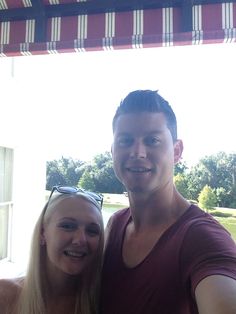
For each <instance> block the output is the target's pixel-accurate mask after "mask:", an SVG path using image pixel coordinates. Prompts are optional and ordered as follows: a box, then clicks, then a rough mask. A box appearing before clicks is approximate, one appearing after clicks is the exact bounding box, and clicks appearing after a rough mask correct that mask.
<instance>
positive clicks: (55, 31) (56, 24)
mask: <svg viewBox="0 0 236 314" xmlns="http://www.w3.org/2000/svg"><path fill="white" fill-rule="evenodd" d="M60 37H61V17H53V18H52V24H51V41H59V40H60Z"/></svg>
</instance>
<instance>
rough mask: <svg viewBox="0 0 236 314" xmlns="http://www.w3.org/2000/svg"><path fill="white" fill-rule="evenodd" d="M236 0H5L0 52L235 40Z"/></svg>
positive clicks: (1, 5) (1, 13) (0, 21)
mask: <svg viewBox="0 0 236 314" xmlns="http://www.w3.org/2000/svg"><path fill="white" fill-rule="evenodd" d="M235 2H236V0H234V1H230V2H228V1H222V0H205V1H204V0H183V1H181V0H168V1H166V0H124V1H121V0H87V1H86V0H77V1H76V0H0V55H1V56H6V55H22V54H39V53H50V52H51V53H53V52H65V51H80V50H101V49H115V48H141V47H152V46H163V45H164V46H165V45H183V44H199V43H210V42H213V43H216V42H225V41H230V42H233V41H235V38H236V31H235V30H236V3H235Z"/></svg>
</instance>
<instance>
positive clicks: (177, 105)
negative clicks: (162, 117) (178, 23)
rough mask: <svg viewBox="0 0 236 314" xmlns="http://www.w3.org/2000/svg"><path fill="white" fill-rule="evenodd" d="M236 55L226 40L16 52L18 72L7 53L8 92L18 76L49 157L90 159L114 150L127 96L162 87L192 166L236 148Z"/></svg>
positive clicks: (20, 95)
mask: <svg viewBox="0 0 236 314" xmlns="http://www.w3.org/2000/svg"><path fill="white" fill-rule="evenodd" d="M235 55H236V44H221V45H201V46H184V47H163V48H156V49H154V48H152V49H138V50H137V49H136V50H119V51H117V50H116V51H103V52H89V53H79V54H75V53H74V54H60V55H46V56H45V55H44V56H32V57H17V58H15V60H14V77H13V78H12V77H11V75H12V73H11V71H10V70H9V69H10V67H11V64H10V63H11V60H10V59H9V58H2V59H0V73H5V79H4V82H3V76H2V75H1V77H0V83H1V86H2V88H1V98H2V99H4V97H8V96H7V95H9V90H10V89H12V86H13V85H12V82H13V81H14V82H15V83H14V84H15V85H14V86H15V88H16V89H17V92H16V95H15V96H16V97H17V102H18V103H19V108H21V110H19V111H18V119H19V118H20V115H25V114H26V113H27V112H28V113H29V112H31V113H32V114H35V116H36V117H37V122H35V121H29V122H28V123H29V124H28V125H25V126H24V127H23V126H22V127H23V128H25V133H27V132H29V129H30V125H35V123H36V124H37V125H38V131H37V132H38V134H37V135H36V138H37V139H40V140H42V141H44V143H45V149H46V151H47V152H46V155H47V159H48V160H50V159H54V158H60V157H61V156H62V155H63V156H65V157H69V156H71V157H73V158H77V159H80V160H85V161H88V160H91V159H92V158H93V156H95V155H96V154H98V153H103V152H105V151H107V150H110V146H111V142H112V132H111V120H112V117H113V114H114V112H115V109H116V107H117V105H118V104H119V102H120V100H121V99H122V98H124V97H125V96H126V94H127V93H128V92H129V91H132V90H135V89H155V90H156V89H158V90H159V92H160V94H161V95H162V96H163V97H164V98H165V99H166V100H168V101H169V103H170V105H171V106H172V107H173V109H174V111H175V112H176V115H177V120H178V128H179V138H182V139H183V141H184V147H185V149H184V153H183V159H184V160H186V162H187V164H188V165H192V164H194V163H196V162H197V161H198V160H199V158H201V157H203V156H205V155H209V154H214V153H217V152H218V151H220V150H223V151H226V152H227V153H229V152H236V144H235V143H236V141H235V135H236V123H235V120H236V118H235V107H236V92H235V73H236V62H235ZM4 71H5V72H4ZM6 73H9V77H8V79H6V77H7V76H6ZM7 84H8V85H9V86H11V87H9V86H8V87H7ZM26 95H27V96H26ZM1 110H2V109H1Z"/></svg>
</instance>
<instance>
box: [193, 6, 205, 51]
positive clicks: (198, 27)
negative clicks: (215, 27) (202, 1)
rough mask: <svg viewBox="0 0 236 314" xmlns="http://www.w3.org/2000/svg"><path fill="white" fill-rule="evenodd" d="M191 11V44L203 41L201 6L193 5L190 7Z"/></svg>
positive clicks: (198, 43)
mask: <svg viewBox="0 0 236 314" xmlns="http://www.w3.org/2000/svg"><path fill="white" fill-rule="evenodd" d="M192 13H193V25H192V27H193V31H192V44H193V45H200V44H202V43H203V30H202V6H201V5H194V6H193V8H192Z"/></svg>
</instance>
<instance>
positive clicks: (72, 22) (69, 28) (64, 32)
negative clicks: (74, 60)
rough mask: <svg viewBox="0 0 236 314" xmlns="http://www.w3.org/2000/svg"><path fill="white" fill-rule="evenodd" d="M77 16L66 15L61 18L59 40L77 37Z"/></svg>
mask: <svg viewBox="0 0 236 314" xmlns="http://www.w3.org/2000/svg"><path fill="white" fill-rule="evenodd" d="M77 28H78V17H77V16H71V17H70V16H68V17H63V18H61V41H68V40H74V39H75V38H77Z"/></svg>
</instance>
